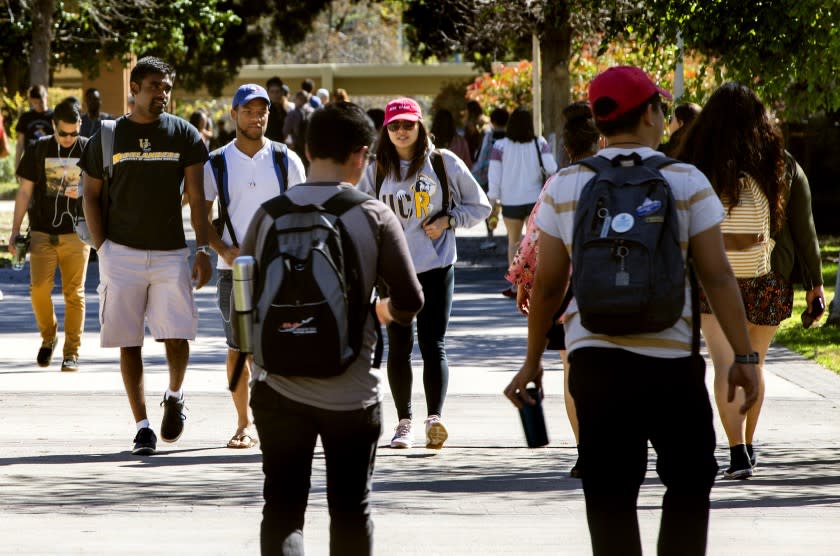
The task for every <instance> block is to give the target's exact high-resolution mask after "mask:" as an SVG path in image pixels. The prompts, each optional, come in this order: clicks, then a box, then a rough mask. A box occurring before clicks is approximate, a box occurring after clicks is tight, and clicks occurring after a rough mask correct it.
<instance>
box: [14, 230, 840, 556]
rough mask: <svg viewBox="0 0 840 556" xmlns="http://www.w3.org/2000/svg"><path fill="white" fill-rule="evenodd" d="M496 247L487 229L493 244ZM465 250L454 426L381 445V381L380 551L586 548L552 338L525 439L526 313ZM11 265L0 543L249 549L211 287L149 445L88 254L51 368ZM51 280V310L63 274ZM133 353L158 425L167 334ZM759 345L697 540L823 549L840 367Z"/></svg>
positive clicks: (312, 509) (317, 531)
mask: <svg viewBox="0 0 840 556" xmlns="http://www.w3.org/2000/svg"><path fill="white" fill-rule="evenodd" d="M473 235H480V234H473ZM503 247H504V244H503V241H502V240H500V249H499V252H500V253H501V252H503ZM463 251H464V255H465V257H464V259H465V261H464V262H463V263H462V264H461V265H459V269H458V271H457V273H456V296H455V302H454V308H453V317H452V322H451V326H450V333H449V336H448V347H447V351H448V353H449V358H450V365H451V371H450V386H449V397H448V400H447V404H446V410H445V415H444V418H445V421H446V423H447V426H448V428H449V430H450V440H449V441H448V442H447V445H446V447H445V448H444V449H443V450H442V451H440V452H433V451H428V450H426V449H425V448H422V447H421V448H414V449H411V450H404V451H396V450H391V449H389V448H387V447H385V446H387V442H388V440H389V439H390V435H391V430H392V427H393V426H394V424H395V423H396V414H395V411H394V409H393V405H392V402H391V399H390V396H388V397H387V399H386V402H385V404H384V409H385V411H384V414H385V426H384V428H385V430H384V432H383V435H382V439H381V442H380V446H381V448H380V450H379V451H378V454H377V464H376V465H377V467H376V472H375V475H374V494H373V506H374V520H375V524H376V533H375V542H376V545H375V547H376V553H377V554H381V555H390V554H442V555H451V554H454V555H459V554H572V555H577V554H587V553H589V535H588V531H587V527H586V521H585V514H584V503H583V494H582V491H581V489H580V483H579V482H578V481H576V480H573V479H570V478H568V477H567V475H566V473H567V471H568V469H569V468H570V467H571V465H572V464H573V462H574V459H575V449H574V440H573V437H572V434H571V430H570V428H569V426H568V424H567V422H566V417H565V410H564V407H563V398H562V378H563V370H562V366H561V365H560V363H559V360H558V358H557V357H556V356H552V355H548V356H547V357H546V385H545V386H546V391H547V399H546V414H547V418H548V423H549V434H550V436H551V444H550V446H549V447H547V448H544V449H538V450H529V449H527V448H524V439H523V435H522V431H521V427H520V425H519V421H518V417H517V414H516V412H515V410H514V408H513V407H512V406H510V404H509V403H508V402H507V401H506V400H505V399H504V398H503V396H502V395H501V391H502V389H503V388H504V386H505V385H506V384H507V382H508V381H509V380H510V377H511V375H512V373H513V371H514V370H515V369H517V368H518V365H519V364H520V363H521V361H522V358H523V355H524V345H525V344H524V341H525V334H526V331H525V321H524V319H523V318H522V317H521V316H519V314H518V313H517V312H516V310H515V308H514V306H513V303H512V302H511V301H510V300H507V299H505V298H503V297H502V296H501V295H498V293H497V292H498V291H499V290H501V289H502V287H503V286H504V282H503V280H502V279H501V268H500V266H501V257H500V256H496V257H492V256H482V255H479V254H478V253H477V251H475V250H474V249H473V248H472V247H470V246H468V245H467V242H466V241H465V242H464V249H463ZM469 253H473V254H472V255H470V254H469ZM27 284H28V276H27V273H26V272H21V273H15V272H14V271H11V270H0V289H2V290H3V292H4V294H5V299H4V300H3V301H2V302H0V315H2V317H0V348H2V352H0V353H3V357H2V359H0V422H2V428H0V553H2V554H146V553H148V552H150V551H155V550H166V551H172V552H175V553H182V554H202V555H203V554H256V553H258V551H259V536H258V530H259V521H260V511H261V506H262V499H261V488H262V473H261V469H260V452H259V450H258V449H253V450H244V451H233V450H229V449H226V448H225V447H224V445H225V443H226V442H227V439H228V438H229V437H230V435H231V434H232V433H233V429H234V424H235V417H234V411H233V405H232V403H231V402H230V399H229V395H228V393H227V391H226V390H225V379H224V370H223V365H224V357H223V355H224V344H223V339H222V332H221V326H220V324H219V320H218V316H217V312H216V309H215V290H214V288H212V287H207V288H204V289H202V290H200V291H199V292H197V300H198V304H199V310H200V316H201V320H200V325H199V338H198V339H197V340H196V341H195V342H194V343H193V344H192V358H191V364H190V368H189V371H188V373H187V380H186V384H185V392H186V396H187V407H188V408H189V411H188V413H187V422H186V430H185V433H184V436H183V437H182V439H181V440H179V441H178V443H176V444H173V445H168V444H163V443H160V444H159V446H158V447H159V449H160V452H159V453H158V455H156V456H154V457H150V458H139V457H134V456H131V455H130V451H129V450H130V447H131V439H132V436H133V433H134V426H133V423H132V422H131V421H132V420H131V416H130V412H129V408H128V404H127V402H126V400H125V395H124V393H123V387H122V382H121V379H120V375H119V371H118V367H117V358H118V352H117V350H113V349H100V348H99V347H98V334H97V331H98V323H97V317H96V315H97V312H98V300H97V296H96V293H95V288H96V284H97V273H96V265H95V264H92V265H91V272H90V275H89V277H88V282H87V296H88V309H87V321H86V332H85V335H84V339H83V345H82V350H81V354H80V363H81V365H82V367H81V371H80V372H79V373H76V374H67V373H61V372H60V371H59V370H58V369H59V367H60V361H59V358H58V357H59V356H58V355H57V356H56V358H55V359H54V361H53V364H52V366H51V367H49V368H47V369H41V368H38V367H37V366H36V365H35V364H34V357H35V353H36V352H37V350H38V347H39V345H40V340H39V338H38V335H37V331H36V328H35V325H34V322H33V320H32V317H31V309H30V306H29V302H28V297H27V295H28V286H27ZM56 292H58V289H57V290H56ZM55 299H56V301H57V305H58V309H59V320H60V319H61V312H62V304H61V302H60V294H58V293H57V294H56V296H55ZM144 355H145V361H146V391H147V395H148V404H149V412H150V419H151V421H152V423H153V426H154V427H155V429H159V423H160V418H161V409H160V408H159V407H158V406H157V403H158V400H159V396H160V395H161V393H162V391H163V389H164V388H165V386H166V378H167V373H166V370H165V359H164V355H163V349H162V347H161V346H160V345H157V344H155V343H154V342H153V341H151V339H150V338H147V343H146V347H145V348H144ZM768 359H769V362H768V365H767V370H766V374H767V399H766V402H765V406H764V411H763V414H762V420H761V423H760V424H759V435H758V438H757V442H756V445H757V449H758V457H759V468H758V470H757V474H756V476H755V477H754V478H753V479H752V480H750V481H745V482H733V481H723V480H720V481H719V482H718V483H717V485H716V487H715V489H714V491H713V493H712V499H713V501H712V507H713V510H712V518H711V526H710V541H709V550H708V553H709V554H711V555H718V554H721V555H736V554H737V555H752V554H756V555H758V554H762V555H764V554H785V555H788V554H797V555H798V554H803V555H804V554H809V555H829V554H837V553H838V549H837V546H840V447H839V446H840V377H838V376H836V375H834V374H833V373H830V372H829V371H826V370H825V369H822V368H821V367H819V366H818V365H816V364H814V363H812V362H810V361H807V360H804V359H803V358H801V357H799V356H797V355H795V354H793V353H791V352H789V351H787V350H784V349H781V348H773V350H772V352H771V354H770V356H769V358H768ZM418 360H419V358H415V361H418ZM709 369H711V365H709ZM420 374H421V371H420V369H419V366H415V376H416V377H418V378H417V379H416V380H415V385H414V392H415V399H414V403H415V407H416V409H417V414H418V415H422V413H423V408H424V407H425V403H424V399H423V396H422V384H421V383H420V381H419V376H420ZM708 374H709V383H711V370H710V371H709V373H708ZM675 395H679V394H678V393H675ZM664 417H665V418H667V416H664ZM417 425H418V428H420V426H421V422H420V420H419V419H418V421H417ZM716 425H718V423H717V421H716ZM723 438H724V436H723V433H722V431H721V430H720V427H719V425H718V459H719V461H720V462H721V464H722V465H725V462H727V461H728V450H727V449H726V447H725V441H724V440H723ZM418 439H419V435H418ZM686 440H687V441H690V439H686ZM651 455H652V456H653V453H652V451H651ZM654 464H655V461H654V458H653V457H651V461H650V465H649V472H648V476H647V481H646V482H645V485H644V486H643V487H642V491H641V495H640V498H639V508H640V509H639V516H640V522H641V527H642V534H643V541H644V546H645V552H646V553H648V554H653V553H655V546H656V531H657V529H658V519H659V510H658V507H659V504H660V500H661V496H662V493H663V489H662V486H661V484H660V482H659V481H658V479H657V477H656V474H655V471H654V467H653V466H654ZM328 525H329V520H328V515H327V510H326V499H325V479H324V469H323V458H322V454H321V453H320V449H319V450H318V452H317V453H316V458H315V462H314V469H313V475H312V493H311V496H310V505H309V510H308V512H307V522H306V530H305V538H306V548H307V554H316V555H318V554H327V551H328Z"/></svg>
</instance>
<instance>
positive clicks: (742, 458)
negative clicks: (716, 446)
mask: <svg viewBox="0 0 840 556" xmlns="http://www.w3.org/2000/svg"><path fill="white" fill-rule="evenodd" d="M729 454H730V458H731V459H730V462H731V465H730V466H729V467H728V468H727V470H726V471H724V472H723V477H724V478H725V479H749V478H750V477H752V474H753V468H752V465H750V456H749V454H747V447H746V445H744V444H738V445H737V446H731V447H730V448H729Z"/></svg>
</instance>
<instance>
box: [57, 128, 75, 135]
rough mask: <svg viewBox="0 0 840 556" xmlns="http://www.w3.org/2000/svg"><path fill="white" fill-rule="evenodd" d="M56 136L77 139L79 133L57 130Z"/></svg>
mask: <svg viewBox="0 0 840 556" xmlns="http://www.w3.org/2000/svg"><path fill="white" fill-rule="evenodd" d="M58 136H59V137H78V136H79V132H78V131H61V130H60V129H59V130H58Z"/></svg>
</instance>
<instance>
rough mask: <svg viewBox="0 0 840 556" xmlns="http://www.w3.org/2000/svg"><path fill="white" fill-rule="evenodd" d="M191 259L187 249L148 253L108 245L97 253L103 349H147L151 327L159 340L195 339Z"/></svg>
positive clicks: (106, 243)
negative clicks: (188, 257) (147, 339)
mask: <svg viewBox="0 0 840 556" xmlns="http://www.w3.org/2000/svg"><path fill="white" fill-rule="evenodd" d="M188 254H189V249H187V248H186V247H185V248H183V249H174V250H172V251H147V250H143V249H133V248H131V247H126V246H125V245H120V244H119V243H114V242H113V241H110V240H105V242H104V243H103V244H102V245H101V246H100V248H99V251H98V255H99V288H98V289H97V291H98V292H99V324H100V327H101V329H100V333H99V342H100V345H101V346H102V347H135V346H142V345H143V338H144V336H145V335H146V334H145V323H146V321H148V325H149V332H151V334H152V336H154V338H155V339H156V340H159V341H160V340H194V339H195V334H196V331H197V330H198V310H197V309H196V305H195V299H194V298H193V290H192V281H191V277H190V276H191V271H190V267H189V263H188V260H187V256H188Z"/></svg>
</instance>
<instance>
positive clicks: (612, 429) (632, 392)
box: [505, 66, 758, 556]
mask: <svg viewBox="0 0 840 556" xmlns="http://www.w3.org/2000/svg"><path fill="white" fill-rule="evenodd" d="M663 96H664V97H666V98H670V95H669V94H668V93H667V92H666V91H664V90H663V89H661V88H659V87H657V86H656V85H655V84H654V83H653V82H652V81H651V80H650V78H649V77H648V76H647V75H646V74H645V73H644V72H643V71H641V70H640V69H638V68H634V67H629V66H622V67H615V68H611V69H608V70H607V71H605V72H604V73H602V74H600V75H598V76H597V77H595V79H594V80H593V81H592V83H591V84H590V86H589V102H590V105H591V107H592V112H593V114H594V115H595V122H596V125H597V126H598V129H599V130H600V131H601V133H602V134H603V135H604V137H605V139H606V148H604V149H603V150H601V151H600V152H599V153H598V156H599V157H603V160H602V161H596V162H597V163H598V164H599V165H600V166H601V167H602V168H603V167H604V166H607V165H608V167H609V169H610V170H602V172H609V173H610V174H613V173H614V175H615V176H617V178H616V179H619V178H620V176H621V172H623V170H620V169H619V168H628V170H627V171H628V172H629V171H630V170H631V169H632V168H634V167H636V168H637V167H639V166H644V167H647V168H650V167H649V166H647V165H646V164H645V163H644V160H646V159H649V158H651V157H654V156H657V151H655V150H654V149H655V148H656V147H657V146H658V145H659V141H660V138H661V137H662V132H663V129H664V126H665V115H664V108H663V105H662V97H663ZM613 168H615V170H614V171H613V170H612V169H613ZM637 172H638V171H637V170H632V175H635V174H636V173H637ZM657 172H659V173H660V174H661V178H659V179H664V180H666V181H667V184H663V183H661V182H651V181H645V182H644V183H646V184H649V188H648V189H647V194H646V195H647V197H645V199H646V201H645V202H642V203H641V204H639V205H637V206H636V208H634V209H631V210H632V211H633V214H630V213H629V212H625V213H615V214H611V213H610V212H609V210H608V209H606V208H605V207H606V206H609V207H611V208H615V207H613V205H611V204H609V203H611V202H612V200H611V199H610V200H605V197H604V196H602V195H599V196H597V197H596V198H597V199H599V200H598V201H597V203H596V201H595V200H592V201H591V202H586V203H585V204H584V205H583V206H584V207H585V209H584V210H586V211H587V212H585V213H584V214H585V215H589V214H590V212H589V210H592V209H595V210H593V212H592V213H591V214H592V215H593V217H596V218H598V219H600V220H591V221H592V222H593V223H595V224H597V223H601V224H602V225H601V226H600V234H601V236H600V237H603V238H608V241H609V242H611V243H612V244H613V247H612V249H611V250H607V251H604V250H597V251H588V250H587V251H586V253H594V254H596V255H598V256H600V255H601V254H603V255H604V256H612V257H615V258H618V259H621V261H623V258H622V257H629V256H631V255H632V256H633V257H634V260H637V258H636V257H635V255H633V254H632V253H630V251H631V250H634V249H636V248H635V247H634V246H633V245H632V244H628V243H625V242H624V240H622V237H623V236H622V234H625V233H632V234H633V236H632V237H641V236H639V235H638V234H642V233H644V232H643V230H645V229H650V228H646V227H647V226H654V228H652V229H654V230H656V229H658V228H656V227H657V226H660V227H664V226H667V227H668V228H667V229H668V231H670V232H677V234H678V237H675V238H672V239H669V240H666V241H665V242H664V243H667V244H669V245H671V246H672V247H670V248H668V249H667V251H668V254H669V255H670V254H671V253H672V252H673V251H674V250H676V253H675V254H676V255H677V256H678V257H679V259H680V260H684V258H685V257H686V248H688V249H690V250H691V252H692V253H693V259H694V266H695V267H696V273H697V276H698V277H699V279H700V281H701V282H702V284H703V287H704V288H705V291H706V294H707V296H708V299H709V301H710V303H711V306H712V307H713V308H714V310H715V312H716V313H717V315H718V317H719V320H720V322H721V323H722V325H723V331H724V335H725V337H726V339H727V341H728V342H729V343H730V344H731V345H732V346H733V351H734V353H735V356H734V362H732V358H730V365H729V372H728V376H727V380H728V384H729V396H730V398H731V397H732V396H733V395H734V392H735V390H737V389H739V388H743V390H744V394H745V395H744V397H743V398H742V404H741V407H740V411H741V412H742V413H745V412H746V411H748V410H749V408H750V407H751V406H752V405H753V404H754V403H755V401H756V398H757V396H758V378H757V376H756V372H757V371H756V363H757V354H756V353H755V352H754V351H753V347H752V345H751V343H750V336H749V334H748V332H747V324H746V317H745V315H744V307H743V305H742V304H741V303H740V302H739V290H738V283H737V281H736V280H735V276H734V275H733V272H732V269H731V267H730V266H729V261H728V260H727V258H726V253H725V251H724V249H723V239H722V236H721V231H720V223H721V222H722V221H723V217H724V211H723V207H722V206H721V204H720V201H719V200H718V198H717V196H716V195H715V194H714V190H713V189H712V186H711V185H710V184H709V182H708V180H707V179H706V178H705V176H703V174H702V173H701V172H700V171H699V170H697V169H696V168H695V167H693V166H691V165H689V164H681V163H673V164H670V163H668V164H666V165H665V166H662V167H661V168H660V169H659V170H657ZM594 175H595V172H594V170H593V169H591V168H590V167H589V166H587V165H584V164H578V165H573V166H570V167H569V168H567V169H565V170H563V171H561V172H560V173H559V174H558V175H557V176H555V177H554V178H552V179H551V181H550V183H549V184H548V187H547V189H546V192H545V194H544V197H543V203H542V205H541V206H540V210H539V212H538V213H537V226H539V228H540V236H539V253H538V255H537V257H538V260H537V272H536V277H535V279H534V284H533V288H532V290H531V299H530V310H529V315H528V354H527V357H526V359H525V363H524V364H523V366H522V369H521V370H520V371H519V372H518V373H517V374H516V376H515V377H514V378H513V380H512V381H511V382H510V384H509V385H508V387H507V388H506V389H505V395H506V396H507V397H508V398H509V399H510V400H511V402H512V403H514V405H516V406H522V405H523V404H526V403H528V404H530V403H533V400H532V399H531V397H530V396H529V395H528V393H527V392H526V387H527V386H528V384H529V383H530V382H535V383H536V384H537V385H538V386H541V385H542V367H541V359H542V353H543V351H544V349H545V335H546V332H547V331H548V330H549V328H550V327H551V326H552V323H553V322H554V318H555V313H556V311H557V310H558V308H559V307H560V305H561V303H562V301H563V298H564V295H565V293H566V286H567V284H568V280H569V276H570V271H571V272H575V273H578V272H582V271H581V269H580V267H579V266H578V265H577V264H576V266H575V268H571V265H570V260H571V257H570V251H571V255H574V256H579V255H580V252H581V251H580V250H581V249H583V247H582V246H581V245H579V244H578V243H577V240H579V239H580V238H579V237H577V236H578V235H579V234H582V233H583V234H587V235H588V234H590V233H591V234H596V236H595V237H599V236H598V235H597V234H598V233H599V231H598V226H595V228H593V229H592V230H590V225H589V222H590V220H589V219H587V220H586V222H585V224H584V227H583V228H579V227H576V225H575V220H576V215H577V213H578V212H579V211H581V209H582V205H581V202H583V201H586V200H587V199H588V197H583V196H582V193H588V192H590V191H593V189H591V188H587V187H586V186H587V184H588V183H589V182H590V180H591V179H592V178H593V176H594ZM599 175H601V176H605V175H609V174H599ZM598 183H599V184H604V182H603V181H599V182H598ZM653 184H657V185H656V188H652V187H651V186H653ZM625 187H630V186H629V185H627V184H623V185H622V187H621V188H622V189H624V188H625ZM657 189H658V190H659V191H660V192H664V193H665V196H664V197H662V199H664V200H662V201H660V195H657V194H656V190H657ZM635 191H638V192H640V193H641V192H643V191H644V190H642V189H636V190H635ZM669 191H670V193H669ZM622 195H625V198H626V194H624V193H623V194H622ZM633 195H634V197H635V194H633ZM650 196H654V199H651V198H650ZM634 202H635V201H634ZM602 203H603V204H602ZM669 205H670V206H672V207H673V209H674V210H671V209H670V208H669ZM575 207H577V208H575ZM598 207H600V208H598ZM602 209H603V210H602ZM604 210H606V212H604ZM608 217H610V219H609V220H607V218H608ZM587 218H588V217H587ZM675 219H676V221H675ZM604 222H610V224H603V223H604ZM612 223H614V224H612ZM675 226H676V229H674V227H675ZM637 227H638V229H636V230H635V231H634V229H635V228H637ZM669 235H670V234H669ZM573 237H575V238H576V242H575V243H572V239H573ZM664 243H663V248H664ZM592 245H593V246H597V245H603V243H602V242H597V243H592ZM622 248H623V249H622ZM611 253H613V254H612V255H611ZM640 254H641V252H640ZM621 261H619V260H616V261H615V262H610V263H609V265H606V264H605V265H604V267H599V268H587V269H586V270H587V272H588V273H592V274H591V275H590V278H589V281H588V282H581V281H576V282H575V292H574V294H575V295H574V298H573V299H572V301H571V303H570V305H569V307H568V309H567V311H566V312H565V315H564V318H565V321H564V322H565V329H566V347H567V350H568V352H569V361H570V372H571V374H570V376H569V389H570V390H571V393H572V396H573V397H574V400H575V405H576V407H577V415H578V420H579V426H580V456H581V458H582V459H583V461H584V465H585V469H584V473H583V491H584V496H585V499H586V516H587V521H588V524H589V531H590V536H591V541H592V551H593V553H594V554H595V555H596V556H602V555H623V556H626V555H630V556H632V555H640V554H641V553H642V549H641V539H640V533H639V525H638V519H637V516H636V501H637V498H638V494H639V488H640V487H641V484H642V481H643V480H644V475H645V471H646V469H647V450H648V441H650V442H651V443H652V445H653V447H654V449H655V450H656V453H657V463H656V469H657V473H658V475H659V477H660V479H661V480H662V482H663V484H664V485H665V489H666V492H665V496H664V499H663V503H662V522H661V525H660V531H659V542H658V549H659V553H660V554H683V555H692V554H698V555H699V554H704V553H705V549H706V537H707V532H708V520H709V493H710V491H711V488H712V484H713V483H714V478H715V475H716V473H717V469H718V468H717V463H716V462H715V455H714V452H715V432H714V426H713V422H712V408H711V404H710V402H709V396H708V392H707V391H706V386H705V381H704V374H705V364H704V362H703V359H702V357H701V356H700V354H699V351H698V349H699V348H698V347H697V345H699V339H698V341H697V342H696V345H694V346H693V344H695V342H694V339H696V337H695V338H693V337H692V336H693V333H692V324H691V323H692V320H693V319H692V308H691V307H692V305H693V303H692V302H691V298H692V296H691V295H688V291H687V290H688V289H689V288H688V287H687V286H688V284H686V282H687V281H686V280H685V278H683V274H684V273H683V272H682V268H681V267H679V268H677V269H676V270H678V271H679V272H677V273H676V274H677V275H678V276H679V277H680V278H679V279H678V280H676V281H675V283H674V289H673V290H671V291H677V292H679V291H680V290H682V291H683V293H685V294H686V295H684V296H680V298H682V297H684V300H683V301H682V303H680V304H679V305H680V306H681V309H682V310H681V311H680V310H679V307H677V311H676V313H677V314H676V317H675V319H676V320H674V321H671V319H670V315H669V318H668V319H667V320H666V319H662V320H661V321H660V322H662V323H663V324H662V325H659V324H658V325H657V326H656V327H655V328H654V327H651V328H650V330H647V331H644V332H636V333H628V334H609V333H606V332H604V333H593V332H592V331H590V330H589V329H588V328H586V327H585V326H584V325H583V320H584V318H586V317H587V316H591V314H587V315H586V316H582V312H581V311H582V309H583V306H581V305H580V302H581V300H582V299H583V298H584V297H585V298H586V299H587V301H588V302H591V303H596V302H601V301H602V300H603V301H607V300H610V301H611V302H612V303H613V304H615V303H618V302H620V301H621V297H620V296H619V295H617V294H618V293H619V292H620V288H621V287H622V286H624V285H629V284H630V280H632V279H633V278H632V277H631V276H626V277H625V276H623V274H624V273H626V269H627V268H630V267H624V266H623V262H621ZM643 266H644V265H641V266H639V265H633V266H632V269H633V271H634V272H640V273H641V272H642V267H643ZM669 268H670V267H669ZM613 269H615V270H613ZM621 269H625V270H621ZM613 274H614V276H613ZM673 275H674V274H673V273H669V274H668V276H673ZM650 277H651V278H652V276H650ZM624 278H627V279H628V280H624ZM602 281H603V282H602ZM680 282H681V283H680ZM591 283H604V288H602V289H601V290H598V291H595V290H593V289H591V287H590V284H591ZM606 284H610V286H609V287H607V286H606ZM587 288H588V289H587ZM582 289H583V290H586V291H582ZM584 294H585V295H584ZM593 295H598V296H599V297H597V298H596V300H595V301H593V298H592V296H593ZM634 299H635V298H634ZM596 304H597V303H596ZM671 304H673V302H672V303H671ZM656 310H658V305H657V306H655V307H653V308H652V309H650V311H656ZM651 316H653V315H652V314H650V313H646V314H644V315H637V316H636V318H635V319H627V320H626V321H623V322H625V323H626V324H627V325H628V326H633V325H635V324H641V322H642V321H645V322H646V321H647V320H648V319H649V318H650V317H651ZM615 320H616V319H615V317H612V314H611V313H607V314H606V315H604V316H603V318H601V319H597V321H596V322H594V323H593V322H592V321H591V320H588V321H587V323H589V324H590V326H593V327H595V326H594V325H595V324H597V325H598V326H597V330H604V329H609V328H610V327H612V326H614V325H615ZM668 321H671V322H673V324H671V325H670V326H667V324H664V323H665V322H668ZM661 326H667V327H666V328H664V329H661ZM657 328H660V330H659V331H655V330H656V329H657Z"/></svg>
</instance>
